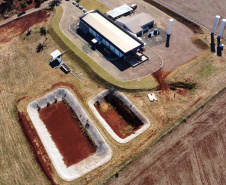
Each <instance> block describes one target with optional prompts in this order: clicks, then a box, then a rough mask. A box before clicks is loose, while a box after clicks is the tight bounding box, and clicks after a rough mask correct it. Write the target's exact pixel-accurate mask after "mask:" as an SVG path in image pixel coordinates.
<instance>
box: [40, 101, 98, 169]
mask: <svg viewBox="0 0 226 185" xmlns="http://www.w3.org/2000/svg"><path fill="white" fill-rule="evenodd" d="M39 115H40V118H41V120H42V121H43V122H44V124H45V126H46V128H47V130H48V131H49V133H50V135H51V137H52V139H53V141H54V142H55V144H56V146H57V148H58V150H59V151H60V153H61V155H62V157H63V161H64V162H65V165H66V166H67V167H69V166H71V165H73V164H76V163H78V162H80V161H82V160H83V159H85V158H87V157H88V156H90V155H92V154H93V153H95V151H96V146H95V144H94V142H93V141H92V139H91V137H90V136H89V135H88V133H87V132H86V129H85V128H84V126H83V125H82V124H81V123H80V121H79V119H78V117H77V115H76V114H75V113H74V111H73V110H72V109H71V107H70V106H69V105H68V104H67V102H66V101H64V100H63V101H60V102H57V103H53V104H50V105H49V106H48V107H44V108H42V109H41V110H40V111H39Z"/></svg>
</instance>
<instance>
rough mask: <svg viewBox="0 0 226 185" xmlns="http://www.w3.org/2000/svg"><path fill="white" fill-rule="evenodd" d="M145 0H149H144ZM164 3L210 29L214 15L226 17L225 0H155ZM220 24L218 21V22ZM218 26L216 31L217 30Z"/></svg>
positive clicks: (225, 35) (225, 34)
mask: <svg viewBox="0 0 226 185" xmlns="http://www.w3.org/2000/svg"><path fill="white" fill-rule="evenodd" d="M146 1H147V2H148V1H149V0H146ZM157 2H162V3H164V4H165V5H167V6H169V7H170V8H173V9H174V10H176V11H178V12H180V13H182V14H183V15H185V16H186V17H189V18H191V19H192V20H194V21H196V22H198V23H200V24H202V25H204V26H205V27H207V28H209V29H212V26H213V22H214V19H215V16H216V15H220V16H221V18H223V19H225V18H226V11H225V7H226V1H225V0H219V1H211V0H199V1H196V0H191V1H180V0H171V1H169V0H157ZM219 24H220V23H219ZM219 27H220V25H219V26H218V29H217V32H218V31H219ZM223 35H224V37H226V33H225V32H224V34H223Z"/></svg>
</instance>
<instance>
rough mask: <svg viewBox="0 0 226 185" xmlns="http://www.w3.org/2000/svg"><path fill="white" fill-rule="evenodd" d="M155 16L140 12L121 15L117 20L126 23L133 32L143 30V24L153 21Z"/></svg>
mask: <svg viewBox="0 0 226 185" xmlns="http://www.w3.org/2000/svg"><path fill="white" fill-rule="evenodd" d="M152 21H154V18H153V17H151V16H150V15H149V14H147V13H143V12H142V13H139V14H136V15H133V16H127V17H121V18H119V19H117V22H120V23H123V24H125V25H126V26H127V27H128V28H129V29H130V30H131V31H132V32H133V33H138V32H139V31H142V30H143V29H142V26H144V25H146V24H148V23H151V22H152Z"/></svg>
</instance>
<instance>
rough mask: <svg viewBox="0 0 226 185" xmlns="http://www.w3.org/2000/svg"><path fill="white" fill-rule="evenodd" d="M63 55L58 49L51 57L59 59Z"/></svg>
mask: <svg viewBox="0 0 226 185" xmlns="http://www.w3.org/2000/svg"><path fill="white" fill-rule="evenodd" d="M61 55H62V53H61V52H60V51H59V50H58V49H57V50H56V51H54V52H52V53H51V56H52V57H53V59H54V58H57V57H59V56H61Z"/></svg>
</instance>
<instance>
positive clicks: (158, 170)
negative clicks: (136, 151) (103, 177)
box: [109, 90, 226, 185]
mask: <svg viewBox="0 0 226 185" xmlns="http://www.w3.org/2000/svg"><path fill="white" fill-rule="evenodd" d="M225 95H226V90H224V91H223V92H222V93H221V94H220V95H218V97H217V98H215V99H214V100H213V101H211V102H209V103H208V104H207V105H206V106H205V107H204V108H203V109H201V110H199V111H198V113H197V114H195V115H194V116H192V117H191V118H190V119H188V120H187V122H186V123H184V124H183V125H181V126H180V127H178V128H177V129H176V130H174V131H173V133H172V134H169V135H168V136H166V137H165V138H164V139H163V140H161V141H160V142H159V143H157V144H156V145H155V146H153V147H151V148H149V149H148V150H147V151H146V152H145V153H144V154H143V155H142V156H141V157H139V159H138V160H136V161H134V162H133V163H131V164H130V165H129V166H127V167H126V168H125V169H124V170H123V171H122V172H120V174H119V177H118V178H115V179H113V180H112V181H111V182H110V183H109V184H110V185H114V184H117V185H120V184H136V185H138V184H142V185H144V184H225V183H226V170H225V169H226V157H225V156H226V144H225V141H226V134H225V133H226V132H225V131H226V116H225V112H226V96H225Z"/></svg>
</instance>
